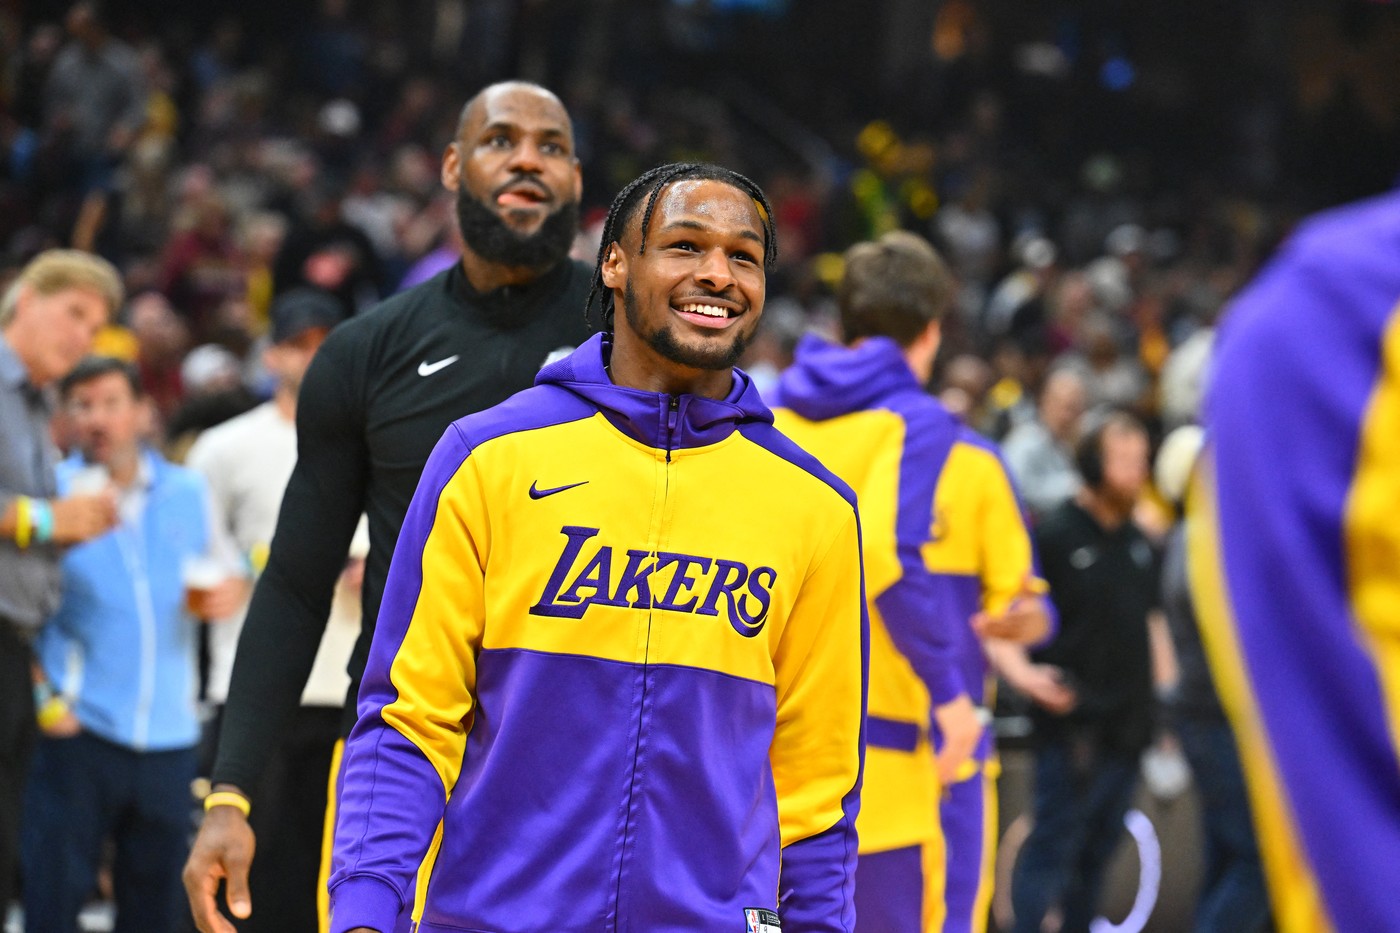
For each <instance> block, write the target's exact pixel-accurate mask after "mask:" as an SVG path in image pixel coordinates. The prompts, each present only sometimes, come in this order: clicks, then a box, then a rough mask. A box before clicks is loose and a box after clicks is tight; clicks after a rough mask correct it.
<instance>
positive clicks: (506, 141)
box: [486, 133, 510, 149]
mask: <svg viewBox="0 0 1400 933" xmlns="http://www.w3.org/2000/svg"><path fill="white" fill-rule="evenodd" d="M486 145H487V146H490V147H491V148H492V149H509V148H510V137H509V136H505V135H503V134H499V133H498V134H497V135H495V136H488V137H487V138H486Z"/></svg>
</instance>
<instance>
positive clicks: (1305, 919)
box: [1187, 450, 1333, 933]
mask: <svg viewBox="0 0 1400 933" xmlns="http://www.w3.org/2000/svg"><path fill="white" fill-rule="evenodd" d="M1214 484H1215V478H1214V474H1213V469H1212V465H1211V460H1210V452H1209V450H1207V451H1206V452H1205V453H1203V454H1202V455H1201V459H1200V461H1199V465H1198V469H1197V473H1196V476H1195V478H1194V479H1193V480H1192V483H1191V490H1190V493H1189V495H1188V499H1187V515H1188V524H1187V561H1188V573H1189V577H1190V583H1191V594H1192V599H1193V601H1194V603H1195V607H1196V614H1197V616H1198V617H1199V619H1200V623H1201V624H1200V629H1201V641H1202V644H1203V645H1204V647H1205V649H1206V655H1207V658H1208V659H1209V661H1210V667H1211V674H1212V675H1213V676H1214V678H1215V686H1216V691H1217V692H1218V693H1219V695H1220V702H1221V705H1222V706H1223V707H1224V708H1225V711H1226V713H1227V714H1228V715H1229V718H1230V724H1231V725H1232V726H1233V728H1234V731H1235V741H1236V743H1237V744H1238V745H1239V749H1240V762H1241V764H1242V765H1243V766H1244V772H1245V777H1246V779H1247V780H1246V783H1247V785H1248V787H1249V798H1250V804H1251V809H1252V810H1253V812H1254V825H1255V830H1256V832H1257V835H1258V839H1259V851H1260V855H1261V856H1262V859H1263V862H1264V876H1265V878H1266V879H1267V880H1268V883H1269V891H1270V896H1271V898H1272V900H1273V906H1274V921H1275V923H1276V924H1277V925H1278V928H1279V930H1280V933H1330V931H1332V930H1333V926H1332V923H1331V921H1330V920H1329V919H1328V917H1327V913H1326V910H1325V907H1324V905H1323V902H1322V898H1321V895H1320V893H1319V891H1318V886H1317V879H1316V878H1315V877H1314V875H1313V873H1312V869H1311V867H1310V866H1309V864H1308V861H1307V858H1306V856H1305V854H1304V852H1303V850H1302V847H1301V846H1300V845H1299V844H1298V831H1297V827H1296V825H1295V823H1294V819H1293V814H1292V810H1291V807H1290V805H1289V802H1288V800H1287V798H1286V797H1285V795H1284V792H1283V783H1282V781H1281V780H1280V778H1279V775H1278V770H1277V765H1276V764H1275V763H1274V760H1273V753H1272V750H1271V749H1270V746H1269V742H1268V737H1267V736H1266V735H1265V733H1264V728H1263V721H1262V720H1261V719H1260V717H1259V708H1258V704H1257V702H1256V701H1255V699H1254V693H1253V690H1252V688H1251V686H1250V678H1249V673H1248V671H1247V669H1246V668H1245V663H1244V658H1243V655H1242V654H1241V652H1240V646H1239V641H1238V636H1237V634H1236V632H1237V629H1236V623H1235V614H1234V608H1233V607H1232V605H1231V603H1230V597H1229V592H1228V591H1227V589H1226V587H1225V583H1224V579H1223V577H1222V567H1221V565H1220V560H1221V550H1220V543H1219V541H1220V532H1219V526H1218V522H1219V519H1218V517H1217V516H1218V513H1217V512H1216V505H1215V501H1214V494H1213V490H1214Z"/></svg>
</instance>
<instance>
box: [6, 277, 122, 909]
mask: <svg viewBox="0 0 1400 933" xmlns="http://www.w3.org/2000/svg"><path fill="white" fill-rule="evenodd" d="M121 303H122V283H121V277H120V276H119V275H118V274H117V270H116V269H114V268H112V265H111V264H110V263H108V262H107V261H106V260H104V259H100V258H98V257H97V256H93V255H91V254H88V253H83V252H78V251H76V250H49V251H48V252H44V253H41V254H39V255H38V256H36V257H35V258H34V259H33V260H32V261H30V263H29V264H28V265H26V266H25V267H24V268H23V269H22V270H20V273H19V276H18V278H16V279H15V281H14V282H13V283H12V284H11V285H10V287H9V289H8V290H7V291H6V292H5V295H4V298H3V299H0V435H3V436H4V438H5V443H4V444H3V445H0V580H4V581H5V585H4V586H2V587H0V914H3V912H4V909H5V907H6V906H7V905H8V904H9V902H10V898H11V895H12V893H13V891H14V882H15V868H16V863H17V861H18V857H19V819H20V811H21V803H20V800H21V797H20V795H21V792H22V790H23V786H24V776H25V772H26V770H27V768H28V765H29V753H30V751H31V750H32V748H33V745H34V736H35V731H36V725H37V723H36V712H37V714H38V716H39V717H40V718H42V717H44V716H45V715H55V711H57V714H61V712H62V710H61V707H60V706H56V705H55V704H61V700H60V699H59V698H58V697H50V696H47V695H44V696H41V695H39V691H36V690H35V689H34V681H33V679H32V674H31V663H30V662H31V657H32V656H31V653H30V648H29V646H30V642H31V641H32V639H33V636H34V633H35V631H37V630H38V628H39V626H40V625H41V624H42V623H43V621H44V620H45V619H46V618H48V616H49V615H50V614H51V613H52V612H53V611H54V609H56V608H57V606H58V594H59V583H60V580H59V566H58V559H59V554H60V547H61V546H62V545H65V544H76V543H78V542H81V541H86V540H88V539H89V538H92V537H94V536H95V535H98V534H101V533H102V532H104V531H106V530H107V529H108V528H111V527H112V525H113V524H114V523H115V522H116V519H117V514H116V501H115V499H113V498H112V496H111V495H110V493H98V494H84V495H71V496H67V497H65V498H62V499H60V498H57V496H56V491H57V490H56V487H55V485H54V464H55V462H56V460H57V457H56V453H55V451H54V449H53V442H52V441H51V440H50V438H49V420H50V417H51V408H50V398H49V396H48V395H47V394H46V393H45V391H44V390H45V389H46V388H48V387H49V386H51V385H52V384H53V383H54V382H56V381H57V380H59V379H61V378H62V377H64V376H66V375H67V374H68V373H69V372H70V371H71V370H72V369H73V367H74V366H76V365H77V364H78V361H79V360H81V359H82V358H83V356H84V355H86V354H87V352H88V350H89V349H90V348H91V347H92V341H93V338H94V337H95V336H96V334H97V332H98V330H100V329H101V328H102V326H103V325H104V324H106V323H107V321H108V320H109V319H110V318H111V317H112V315H113V314H115V313H116V310H117V308H119V307H120V306H121Z"/></svg>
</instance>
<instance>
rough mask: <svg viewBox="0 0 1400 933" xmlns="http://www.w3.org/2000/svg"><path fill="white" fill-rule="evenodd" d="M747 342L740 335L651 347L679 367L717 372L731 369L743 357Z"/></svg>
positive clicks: (702, 338) (675, 341)
mask: <svg viewBox="0 0 1400 933" xmlns="http://www.w3.org/2000/svg"><path fill="white" fill-rule="evenodd" d="M747 345H748V341H747V340H745V339H744V337H743V336H742V335H735V336H732V337H731V336H730V335H728V334H725V335H724V336H719V335H716V336H715V337H697V338H694V339H691V340H677V339H675V337H674V336H672V337H671V339H669V340H661V341H654V342H653V343H652V346H653V347H654V348H655V349H656V350H657V352H659V353H660V354H661V355H662V356H664V357H666V358H667V359H668V360H670V361H671V362H673V363H677V364H679V365H681V366H689V367H690V368H691V369H705V370H710V371H718V370H722V369H732V368H733V367H734V366H735V364H737V363H738V362H739V358H740V357H742V356H743V355H744V349H745V348H746V347H747Z"/></svg>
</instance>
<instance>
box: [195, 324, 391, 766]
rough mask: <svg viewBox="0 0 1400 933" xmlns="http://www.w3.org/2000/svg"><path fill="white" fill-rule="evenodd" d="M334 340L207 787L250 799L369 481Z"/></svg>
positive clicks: (325, 612) (298, 685) (298, 682)
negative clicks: (234, 790) (225, 787)
mask: <svg viewBox="0 0 1400 933" xmlns="http://www.w3.org/2000/svg"><path fill="white" fill-rule="evenodd" d="M337 337H344V335H343V334H342V333H339V332H337V333H334V334H332V335H331V337H330V338H329V339H328V340H327V341H326V343H325V344H324V345H323V346H322V347H321V350H320V351H319V352H318V353H317V354H316V357H315V358H314V359H313V360H312V363H311V366H310V368H309V369H308V370H307V373H306V377H305V379H304V380H303V383H302V387H301V394H300V396H299V398H298V402H297V464H296V468H295V470H293V472H292V476H291V479H290V480H289V481H288V483H287V490H286V493H285V494H284V495H283V497H282V510H281V512H280V514H279V515H278V518H277V531H276V533H275V534H274V535H273V539H272V547H271V550H270V553H269V555H268V562H267V567H266V568H265V569H264V571H263V574H262V576H261V578H259V580H258V584H257V587H256V589H255V590H254V593H253V599H252V603H251V604H250V605H249V607H248V616H247V620H246V621H245V622H244V626H243V633H242V635H241V636H240V638H239V642H238V653H237V654H236V655H235V657H234V664H233V678H232V681H231V682H230V684H229V695H228V701H227V703H226V705H225V707H224V715H223V722H222V725H221V727H220V734H219V749H218V756H217V758H216V760H215V763H214V771H213V774H212V779H213V780H214V782H215V783H230V784H236V785H237V786H238V787H240V788H242V789H243V790H244V792H247V793H251V789H252V787H253V785H254V784H255V783H256V782H257V780H258V778H259V776H260V775H261V774H262V771H263V770H264V767H265V766H266V764H267V761H268V759H269V758H270V757H271V755H272V752H273V751H274V750H275V749H276V748H277V747H278V746H279V745H280V744H281V740H282V737H283V735H284V733H285V731H286V726H287V721H288V719H289V718H290V717H291V715H292V714H293V713H294V712H295V711H296V709H297V707H298V705H299V704H300V700H301V692H302V690H303V688H304V687H305V685H306V679H307V677H308V676H309V675H310V673H311V667H312V664H313V663H314V661H315V659H316V650H317V648H318V647H319V646H320V643H321V636H322V635H323V634H324V633H325V629H326V624H327V619H328V618H329V616H330V607H331V598H332V596H333V594H334V591H335V584H336V580H337V578H338V577H339V576H340V573H341V570H342V569H343V568H344V566H345V558H346V553H347V552H348V550H349V547H350V539H351V537H352V536H353V535H354V533H355V526H356V524H357V522H358V521H359V518H360V513H361V512H362V511H363V510H364V498H365V486H366V480H367V476H368V473H369V462H368V457H369V455H368V452H367V450H366V447H365V440H364V413H363V410H362V407H361V403H360V399H359V397H358V396H359V393H358V392H357V391H356V389H355V387H354V386H353V385H352V384H351V381H350V380H351V378H352V374H354V373H362V372H363V370H362V369H361V368H359V366H358V365H357V364H359V363H360V361H358V360H355V359H354V358H353V353H352V352H351V351H352V350H353V345H352V344H350V343H349V342H348V341H346V340H344V339H341V340H337V339H336V338H337Z"/></svg>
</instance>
